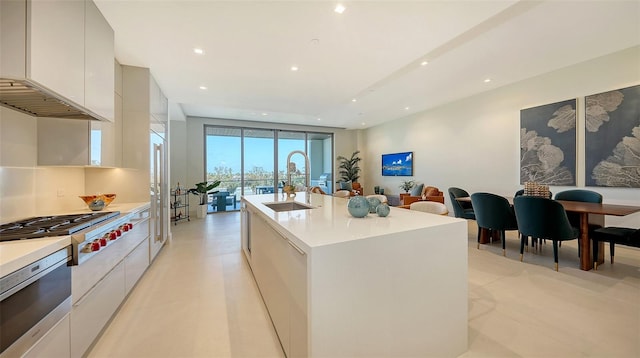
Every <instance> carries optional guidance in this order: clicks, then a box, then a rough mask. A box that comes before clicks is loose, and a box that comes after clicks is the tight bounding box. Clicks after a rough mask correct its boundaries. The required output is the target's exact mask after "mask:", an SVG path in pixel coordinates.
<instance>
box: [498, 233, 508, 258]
mask: <svg viewBox="0 0 640 358" xmlns="http://www.w3.org/2000/svg"><path fill="white" fill-rule="evenodd" d="M505 236H506V235H505V234H504V230H500V239H502V256H507V250H506V249H505V241H507V240H505V238H506V237H505Z"/></svg>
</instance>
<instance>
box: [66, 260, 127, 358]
mask: <svg viewBox="0 0 640 358" xmlns="http://www.w3.org/2000/svg"><path fill="white" fill-rule="evenodd" d="M124 282H125V281H124V263H123V262H120V263H119V264H118V265H116V266H115V267H114V268H113V269H112V270H111V271H110V272H109V273H108V274H107V275H106V276H104V278H103V279H102V280H101V281H99V282H98V283H97V284H96V285H95V286H94V287H93V289H91V290H90V291H89V292H88V293H87V294H86V295H85V296H84V297H83V298H82V299H80V300H79V301H78V302H76V303H74V304H73V309H72V310H71V356H72V357H82V356H83V354H84V353H85V352H86V350H87V348H89V346H90V345H91V344H92V343H93V340H94V339H95V338H96V337H97V336H98V334H99V333H100V331H102V328H103V327H104V326H105V324H107V322H108V321H109V319H110V318H111V315H113V313H114V312H115V311H116V309H117V308H118V306H120V303H121V302H122V300H123V299H124V297H125V285H124Z"/></svg>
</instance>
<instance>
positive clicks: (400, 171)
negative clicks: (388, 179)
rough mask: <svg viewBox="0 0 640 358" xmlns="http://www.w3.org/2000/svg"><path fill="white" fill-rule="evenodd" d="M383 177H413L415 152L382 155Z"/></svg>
mask: <svg viewBox="0 0 640 358" xmlns="http://www.w3.org/2000/svg"><path fill="white" fill-rule="evenodd" d="M382 175H383V176H413V152H402V153H392V154H383V155H382Z"/></svg>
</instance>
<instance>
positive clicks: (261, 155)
mask: <svg viewBox="0 0 640 358" xmlns="http://www.w3.org/2000/svg"><path fill="white" fill-rule="evenodd" d="M244 144H245V163H244V165H245V170H246V171H249V170H251V168H253V167H262V168H263V169H264V170H265V171H267V172H271V171H273V152H274V148H273V139H272V138H251V137H245V139H244ZM206 145H207V172H208V173H211V172H213V171H214V168H215V167H228V168H231V170H232V171H233V172H234V173H239V172H240V156H241V148H240V138H239V137H230V136H207V143H206ZM293 150H302V151H304V141H301V140H297V139H280V140H279V155H278V161H279V165H278V168H279V169H280V170H285V169H286V163H285V162H286V160H287V155H289V153H291V151H293ZM291 161H292V162H294V163H296V166H297V168H298V169H299V170H301V171H302V170H303V169H304V158H303V157H302V156H301V155H293V156H292V157H291Z"/></svg>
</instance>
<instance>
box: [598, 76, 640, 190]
mask: <svg viewBox="0 0 640 358" xmlns="http://www.w3.org/2000/svg"><path fill="white" fill-rule="evenodd" d="M585 119H586V121H585V127H586V131H585V133H586V135H585V184H586V185H587V186H608V187H626V188H640V85H638V86H633V87H627V88H622V89H618V90H615V91H609V92H604V93H599V94H594V95H592V96H587V97H585Z"/></svg>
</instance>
